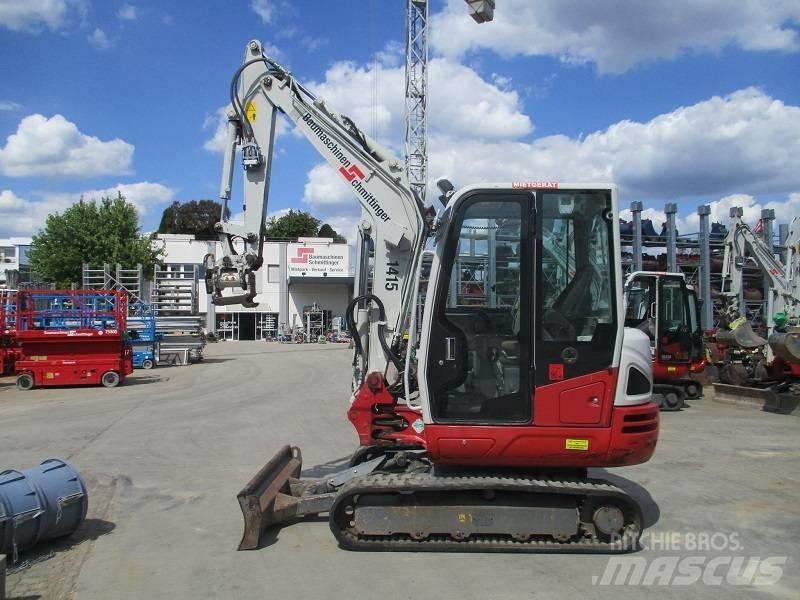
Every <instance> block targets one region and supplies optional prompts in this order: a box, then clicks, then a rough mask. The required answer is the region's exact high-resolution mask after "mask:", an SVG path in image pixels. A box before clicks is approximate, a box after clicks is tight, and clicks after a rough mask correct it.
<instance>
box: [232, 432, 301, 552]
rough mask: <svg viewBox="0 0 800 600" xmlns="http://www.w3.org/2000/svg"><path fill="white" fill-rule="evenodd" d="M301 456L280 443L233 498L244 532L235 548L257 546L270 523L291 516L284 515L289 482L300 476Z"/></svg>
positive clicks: (296, 451)
mask: <svg viewBox="0 0 800 600" xmlns="http://www.w3.org/2000/svg"><path fill="white" fill-rule="evenodd" d="M302 468H303V456H302V454H301V453H300V448H298V447H296V446H284V447H283V448H282V449H281V450H280V452H278V453H277V454H276V455H275V456H273V457H272V460H270V461H269V462H268V463H267V464H266V465H264V466H263V467H262V469H261V470H260V471H259V472H258V473H256V476H255V477H253V478H252V479H251V480H250V482H249V483H248V484H247V485H246V486H244V489H243V490H242V491H241V492H239V494H238V495H237V499H238V500H239V506H241V508H242V515H243V516H244V534H243V535H242V541H241V542H240V543H239V550H254V549H255V548H258V545H259V541H260V540H261V535H262V534H263V533H264V530H265V529H266V528H267V527H269V526H270V525H274V524H275V523H278V522H280V521H282V520H285V519H287V518H291V516H292V515H288V516H284V515H285V512H286V509H287V508H288V507H289V506H290V505H291V503H290V502H286V500H287V499H288V498H287V497H289V498H291V495H292V491H291V481H292V480H293V479H294V480H297V479H298V478H299V477H300V471H301V469H302Z"/></svg>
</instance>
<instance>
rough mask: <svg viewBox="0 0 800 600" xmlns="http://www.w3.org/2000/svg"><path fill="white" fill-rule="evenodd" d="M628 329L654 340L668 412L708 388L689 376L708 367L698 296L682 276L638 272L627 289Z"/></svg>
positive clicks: (660, 392) (659, 393) (657, 376)
mask: <svg viewBox="0 0 800 600" xmlns="http://www.w3.org/2000/svg"><path fill="white" fill-rule="evenodd" d="M625 297H626V315H625V325H626V327H632V328H636V329H639V330H640V331H643V332H644V333H646V334H647V335H648V337H649V338H650V346H651V352H652V356H653V379H654V381H655V382H656V385H655V388H654V392H655V396H656V397H657V398H658V399H659V400H660V405H661V407H662V408H667V409H671V410H674V409H677V408H679V407H680V406H681V405H682V404H683V398H684V397H687V398H696V397H698V396H699V395H700V393H701V390H702V387H701V386H700V384H699V383H698V382H697V381H696V380H694V379H689V378H687V377H688V376H689V375H690V374H691V373H699V372H701V371H702V370H703V368H704V366H705V362H704V356H703V332H702V329H701V327H700V319H699V315H700V308H699V301H698V299H697V294H696V292H695V291H694V289H693V288H692V287H691V286H689V285H687V284H686V280H685V278H684V276H683V274H682V273H661V272H647V271H642V272H635V273H632V274H631V275H630V276H629V277H628V281H627V283H626V285H625Z"/></svg>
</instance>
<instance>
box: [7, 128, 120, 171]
mask: <svg viewBox="0 0 800 600" xmlns="http://www.w3.org/2000/svg"><path fill="white" fill-rule="evenodd" d="M133 151H134V147H133V146H132V145H131V144H128V143H127V142H125V141H123V140H121V139H119V138H117V139H114V140H110V141H107V142H104V141H101V140H100V139H98V138H96V137H94V136H89V135H86V134H84V133H81V132H80V131H79V130H78V127H77V126H76V125H75V124H74V123H72V122H70V121H68V120H67V119H65V118H64V117H63V116H61V115H55V116H53V117H50V118H47V117H45V116H43V115H40V114H33V115H28V116H27V117H25V118H24V119H22V121H20V123H19V126H18V127H17V131H16V133H13V134H11V135H9V136H8V138H7V139H6V145H5V146H4V147H2V148H0V174H2V175H6V176H8V177H30V176H35V175H43V176H65V177H95V176H98V175H122V174H125V173H129V172H130V170H131V162H132V159H133Z"/></svg>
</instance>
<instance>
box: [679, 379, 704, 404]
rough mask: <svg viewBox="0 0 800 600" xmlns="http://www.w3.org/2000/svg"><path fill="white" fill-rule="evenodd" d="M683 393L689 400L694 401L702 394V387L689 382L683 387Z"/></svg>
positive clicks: (696, 383)
mask: <svg viewBox="0 0 800 600" xmlns="http://www.w3.org/2000/svg"><path fill="white" fill-rule="evenodd" d="M683 393H684V394H686V397H687V398H688V399H689V400H696V399H697V398H699V397H700V396H701V395H702V393H703V386H702V385H700V384H699V383H698V382H696V381H689V382H687V383H686V385H684V386H683Z"/></svg>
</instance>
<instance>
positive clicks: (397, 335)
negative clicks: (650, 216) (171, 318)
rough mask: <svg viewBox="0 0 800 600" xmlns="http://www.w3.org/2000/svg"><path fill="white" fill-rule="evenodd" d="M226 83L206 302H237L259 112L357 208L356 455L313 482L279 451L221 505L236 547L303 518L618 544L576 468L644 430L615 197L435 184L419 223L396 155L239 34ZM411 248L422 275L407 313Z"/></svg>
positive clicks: (516, 541)
mask: <svg viewBox="0 0 800 600" xmlns="http://www.w3.org/2000/svg"><path fill="white" fill-rule="evenodd" d="M230 93H231V107H230V113H229V127H228V143H227V148H226V153H225V162H224V169H223V176H222V190H221V197H222V199H223V201H224V203H225V204H226V208H227V204H228V202H229V200H230V196H231V183H232V180H233V174H234V170H235V157H236V155H237V151H238V153H239V154H240V155H241V159H242V166H243V172H244V202H245V205H246V211H245V217H244V224H234V223H232V222H230V221H229V220H228V219H227V218H226V217H225V215H226V214H229V213H228V211H227V210H226V209H223V212H222V214H223V217H222V220H221V222H220V223H219V224H218V227H217V228H218V231H219V234H220V239H221V242H222V251H223V254H222V256H221V257H219V258H218V259H215V257H213V256H209V257H207V259H206V267H207V286H208V290H209V292H210V293H213V295H214V301H215V302H216V303H217V304H231V303H238V302H241V303H244V304H249V305H253V304H254V302H255V296H256V293H257V292H256V289H255V286H254V283H255V277H254V272H255V271H256V270H257V269H258V268H259V267H260V266H261V263H262V255H261V249H262V247H263V232H264V219H265V216H266V214H267V197H268V191H269V180H270V165H271V161H272V156H273V136H274V131H275V119H276V116H277V113H279V112H281V113H283V114H285V115H286V116H287V117H288V118H289V119H291V120H292V121H293V122H294V124H295V126H296V127H297V130H298V131H299V132H300V133H302V134H303V135H304V136H305V137H306V138H307V139H308V140H309V141H310V142H311V144H312V145H313V146H314V147H315V148H316V149H317V150H318V151H319V153H320V154H321V155H322V156H323V157H324V158H325V159H326V160H327V161H328V162H329V163H330V164H331V166H332V167H333V168H334V169H335V170H336V171H338V173H339V174H340V175H341V176H342V178H343V181H344V182H345V183H346V184H347V185H349V186H350V187H351V188H352V191H353V194H354V196H355V197H356V199H357V200H358V202H359V203H360V205H361V208H362V216H361V219H360V222H359V225H358V230H359V239H360V241H359V244H358V248H357V251H358V264H359V265H360V267H361V268H360V273H359V274H358V277H357V284H356V296H355V298H354V299H353V301H352V303H351V304H350V306H349V309H348V311H347V319H348V322H349V325H350V330H351V332H352V333H353V336H354V342H355V350H354V358H353V395H352V397H351V398H350V407H349V410H348V413H347V415H348V418H349V420H350V422H351V423H352V424H353V426H354V427H355V429H356V432H357V434H358V439H359V443H360V448H359V449H358V450H357V451H356V452H355V454H354V455H353V457H352V459H351V461H350V464H349V466H348V468H346V469H344V470H343V471H342V472H340V473H337V474H335V475H332V476H328V477H325V478H322V479H313V480H309V479H301V478H300V473H301V468H302V459H301V454H300V450H299V449H298V448H296V447H291V446H288V445H287V446H285V447H284V448H283V449H282V450H280V451H279V452H278V453H277V454H276V455H275V456H274V457H273V458H272V459H271V460H270V461H269V462H268V463H267V464H266V465H265V466H264V468H262V469H261V471H259V473H257V474H256V476H255V477H254V478H253V479H252V480H251V481H250V482H249V483H248V484H247V485H246V486H245V487H244V489H243V490H242V491H241V492H240V493H239V495H238V499H239V503H240V505H241V508H242V512H243V515H244V520H245V527H244V535H243V538H242V541H241V543H240V546H239V548H240V549H252V548H257V547H258V545H259V540H260V538H261V535H262V533H263V532H264V531H265V529H266V528H267V527H270V526H273V525H276V524H278V523H283V522H287V521H290V520H291V519H293V518H295V517H299V516H301V515H307V514H318V513H328V514H329V522H330V528H331V530H332V531H333V533H334V535H335V536H336V538H337V539H338V541H339V543H340V545H341V546H342V547H343V548H347V549H354V550H355V549H364V550H371V549H374V550H444V551H447V550H460V551H568V552H621V551H626V550H631V549H634V548H636V546H637V542H638V539H639V536H640V535H641V530H642V527H643V521H642V510H641V507H640V505H639V503H638V502H637V500H636V499H635V498H634V497H632V496H631V495H629V494H628V493H627V492H626V491H625V490H623V489H621V488H620V487H617V486H616V485H614V484H612V483H610V482H609V481H605V480H602V479H594V478H588V477H587V469H589V468H591V467H598V468H608V467H621V466H625V465H634V464H638V463H642V462H645V461H647V460H649V459H650V457H651V456H652V454H653V451H654V450H655V446H656V441H657V438H658V419H659V413H658V406H657V405H656V404H655V403H654V402H653V401H652V398H651V395H652V376H651V358H650V342H649V339H648V337H647V335H645V334H644V333H643V332H641V331H638V330H636V329H626V328H625V327H624V317H625V308H624V304H623V294H622V270H621V260H620V256H621V253H620V238H619V220H618V202H617V192H616V188H615V187H614V186H613V185H610V184H587V183H563V182H554V181H539V180H536V179H524V180H523V179H521V180H520V181H516V182H512V183H486V184H480V185H471V186H468V187H465V188H462V189H460V190H458V191H456V190H455V189H454V188H453V186H452V185H450V184H449V183H448V182H446V181H441V182H440V183H439V188H440V190H442V192H443V201H444V203H445V208H444V210H443V211H442V212H441V214H439V215H438V216H437V215H436V214H435V211H434V210H433V209H427V210H426V209H425V208H424V207H423V206H422V203H421V202H420V201H419V199H418V198H417V197H416V196H415V195H414V193H413V192H412V191H411V188H410V187H409V185H408V179H407V176H406V172H405V168H404V164H403V162H402V161H400V160H398V159H397V158H395V157H393V156H392V155H391V153H390V152H389V151H388V150H386V149H385V148H383V147H382V146H380V145H379V144H378V143H377V142H376V141H374V140H373V139H371V138H370V137H369V136H368V135H366V134H365V133H364V132H363V131H362V130H361V129H359V128H358V127H357V126H356V124H355V123H353V121H352V120H351V119H349V118H347V117H346V116H344V115H341V114H339V113H337V112H336V111H334V110H333V109H332V108H331V107H330V106H328V105H327V104H326V103H325V102H324V100H323V99H322V98H319V97H315V96H314V95H313V94H312V93H311V92H310V91H309V90H307V89H306V88H304V87H303V86H302V85H301V84H300V83H299V82H298V81H297V80H296V79H295V77H294V76H293V75H292V74H291V73H289V71H287V70H286V69H285V68H283V67H282V66H281V65H280V64H278V63H277V62H276V61H275V60H274V59H272V58H270V57H268V56H265V55H264V52H263V49H262V45H261V44H260V43H259V42H258V41H252V42H250V43H249V44H248V45H247V47H246V50H245V58H244V62H243V64H242V65H241V67H239V69H238V70H237V71H236V73H235V75H234V77H233V80H232V81H231V86H230ZM545 240H547V243H544V241H545ZM426 246H427V247H429V248H430V247H432V248H433V263H432V266H431V269H430V280H429V284H428V291H427V294H426V296H425V301H424V310H423V311H419V310H418V308H419V307H418V306H417V303H418V301H419V300H418V298H419V296H418V294H417V290H418V289H419V277H420V263H421V257H422V255H423V251H424V250H425V249H426ZM370 248H372V249H373V250H374V258H370ZM467 253H468V254H469V256H468V257H467V258H465V254H467ZM476 261H478V262H481V265H482V266H481V268H480V269H475V268H474V264H475V262H476ZM370 268H371V269H372V274H371V277H370V276H369V269H370ZM468 271H469V272H468ZM476 277H479V279H480V281H481V283H482V288H481V289H482V290H483V293H482V294H480V295H476V294H474V293H470V294H469V298H465V297H464V294H463V293H462V290H463V286H462V281H465V280H468V281H470V282H474V281H475V280H476ZM370 285H371V287H370ZM230 288H236V289H237V290H238V292H237V293H236V294H235V295H228V294H227V292H229V290H230ZM420 312H422V314H423V315H424V316H423V319H422V323H421V324H418V323H416V315H417V314H419V313H420ZM418 330H419V332H420V333H419V335H418V334H417V331H418ZM406 333H408V339H407V340H406V339H404V334H406ZM309 409H310V410H313V407H309Z"/></svg>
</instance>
